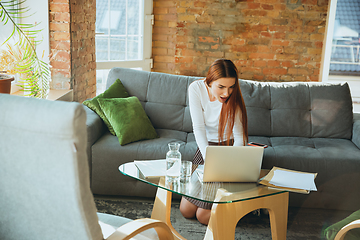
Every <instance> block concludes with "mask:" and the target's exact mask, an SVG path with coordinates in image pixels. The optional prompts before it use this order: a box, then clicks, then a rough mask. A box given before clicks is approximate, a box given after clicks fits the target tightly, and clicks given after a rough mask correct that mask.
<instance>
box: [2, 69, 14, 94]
mask: <svg viewBox="0 0 360 240" xmlns="http://www.w3.org/2000/svg"><path fill="white" fill-rule="evenodd" d="M12 81H14V77H13V76H10V75H7V74H4V73H0V93H10V89H11V82H12Z"/></svg>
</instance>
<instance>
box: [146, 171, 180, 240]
mask: <svg viewBox="0 0 360 240" xmlns="http://www.w3.org/2000/svg"><path fill="white" fill-rule="evenodd" d="M161 184H163V185H161ZM159 185H160V186H165V180H164V178H161V179H160V183H159ZM171 200H172V193H171V192H170V191H167V190H165V189H163V188H160V187H158V189H157V192H156V197H155V201H154V206H153V210H152V213H151V218H152V219H157V220H160V221H163V222H165V223H166V224H167V225H168V226H169V228H170V229H171V231H172V233H173V235H174V239H181V240H186V239H185V238H183V237H182V236H181V235H180V234H179V233H178V232H177V231H176V230H175V229H174V227H173V226H172V224H171V221H170V215H171Z"/></svg>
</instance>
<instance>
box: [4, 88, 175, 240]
mask: <svg viewBox="0 0 360 240" xmlns="http://www.w3.org/2000/svg"><path fill="white" fill-rule="evenodd" d="M0 110H1V114H0V239H2V240H8V239H16V240H18V239H22V240H26V239H46V240H47V239H52V240H57V239H59V240H60V239H61V240H63V239H77V240H80V239H86V240H89V239H99V240H100V239H104V237H105V238H106V239H110V240H113V239H130V238H132V237H133V236H135V235H136V236H137V237H139V235H142V236H143V237H144V238H146V239H152V236H154V237H155V238H157V237H159V238H160V239H173V237H172V234H171V231H170V229H169V227H168V226H167V225H166V224H165V223H163V222H160V221H157V220H152V219H140V220H136V221H131V220H130V219H126V218H122V217H118V216H113V215H108V214H100V213H98V214H97V213H96V206H95V203H94V199H93V195H92V192H91V190H90V182H89V169H88V162H87V154H86V145H87V133H86V125H85V122H86V114H85V111H84V109H83V106H82V105H81V104H79V103H67V102H53V101H48V100H41V99H34V98H25V97H19V96H11V95H8V94H0ZM118 227H119V228H118ZM154 229H155V230H154ZM156 235H157V236H156ZM140 237H141V236H140ZM144 238H142V239H144Z"/></svg>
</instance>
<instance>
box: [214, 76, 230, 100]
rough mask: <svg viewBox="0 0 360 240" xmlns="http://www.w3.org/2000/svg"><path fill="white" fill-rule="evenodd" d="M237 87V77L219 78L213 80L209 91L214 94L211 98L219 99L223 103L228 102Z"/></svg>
mask: <svg viewBox="0 0 360 240" xmlns="http://www.w3.org/2000/svg"><path fill="white" fill-rule="evenodd" d="M234 87H235V78H219V79H217V80H215V81H212V82H211V83H210V85H209V91H210V93H211V95H212V99H211V100H215V99H216V100H218V101H219V102H221V103H224V102H226V100H227V99H228V98H229V97H230V95H231V93H232V91H233V90H234Z"/></svg>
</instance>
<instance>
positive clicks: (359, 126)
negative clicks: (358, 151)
mask: <svg viewBox="0 0 360 240" xmlns="http://www.w3.org/2000/svg"><path fill="white" fill-rule="evenodd" d="M351 141H352V142H353V143H354V144H355V145H356V146H357V147H358V148H360V113H354V123H353V133H352V138H351Z"/></svg>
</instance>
